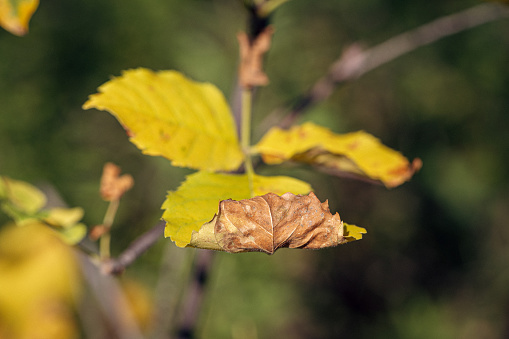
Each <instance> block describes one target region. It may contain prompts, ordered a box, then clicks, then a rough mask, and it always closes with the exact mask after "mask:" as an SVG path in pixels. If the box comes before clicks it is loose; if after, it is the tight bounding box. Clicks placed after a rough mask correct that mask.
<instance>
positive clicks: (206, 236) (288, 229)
mask: <svg viewBox="0 0 509 339" xmlns="http://www.w3.org/2000/svg"><path fill="white" fill-rule="evenodd" d="M354 227H355V226H354ZM357 229H358V231H357V233H358V234H357V233H356V235H355V238H352V237H350V238H348V239H347V238H345V237H344V236H343V234H344V227H343V221H341V219H340V218H339V214H338V213H336V214H334V215H332V214H331V213H330V211H329V204H328V202H327V201H325V202H324V203H321V202H320V200H318V198H317V197H316V196H315V195H314V194H313V193H312V192H311V193H309V195H294V194H292V193H285V194H283V195H282V196H278V195H277V194H274V193H268V194H265V195H262V196H257V197H254V198H251V199H245V200H240V201H235V200H223V201H221V203H220V204H219V213H218V215H217V216H216V217H215V218H214V219H213V220H212V221H211V222H210V223H207V224H205V225H204V226H203V227H202V228H201V229H200V231H199V232H194V234H193V239H192V240H191V244H190V245H191V246H194V247H200V248H207V249H215V250H223V251H226V252H230V253H238V252H265V253H267V254H273V253H274V252H275V251H276V250H277V249H278V248H282V247H289V248H307V249H319V248H324V247H331V246H336V245H339V244H343V243H345V242H348V241H352V240H356V239H360V237H362V235H361V233H365V230H364V229H363V228H360V227H359V228H357Z"/></svg>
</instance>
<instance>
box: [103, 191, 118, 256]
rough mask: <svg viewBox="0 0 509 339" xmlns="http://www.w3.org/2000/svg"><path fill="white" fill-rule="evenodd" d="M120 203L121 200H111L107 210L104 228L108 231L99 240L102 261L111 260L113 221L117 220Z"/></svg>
mask: <svg viewBox="0 0 509 339" xmlns="http://www.w3.org/2000/svg"><path fill="white" fill-rule="evenodd" d="M119 201H120V200H118V199H114V200H111V201H110V204H109V205H108V209H107V210H106V214H105V215H104V219H103V226H105V227H106V228H107V229H108V231H107V232H105V233H104V234H103V235H101V238H100V240H99V255H100V257H101V259H109V258H110V241H111V235H110V230H111V225H113V221H114V220H115V215H116V214H117V210H118V205H119Z"/></svg>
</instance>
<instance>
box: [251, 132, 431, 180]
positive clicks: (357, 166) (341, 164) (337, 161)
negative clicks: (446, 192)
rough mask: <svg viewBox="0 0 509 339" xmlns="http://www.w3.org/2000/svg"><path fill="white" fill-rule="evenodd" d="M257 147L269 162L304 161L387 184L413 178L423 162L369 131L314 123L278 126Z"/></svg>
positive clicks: (255, 147)
mask: <svg viewBox="0 0 509 339" xmlns="http://www.w3.org/2000/svg"><path fill="white" fill-rule="evenodd" d="M253 149H254V151H255V152H258V153H260V154H261V156H262V159H263V161H264V162H266V163H267V164H279V163H282V162H284V161H287V160H292V161H297V162H304V163H308V164H311V165H314V166H317V167H320V168H322V169H324V170H325V171H327V172H329V173H331V174H337V175H350V176H354V177H360V178H366V179H369V180H374V181H380V182H382V183H383V184H384V185H385V186H387V187H395V186H398V185H400V184H402V183H403V182H405V181H407V180H409V179H410V178H411V177H412V175H413V174H414V172H415V171H416V170H418V169H419V168H420V166H421V162H420V160H419V159H416V160H414V162H412V163H410V162H409V161H408V160H407V159H406V158H405V157H404V156H403V155H401V154H400V153H399V152H397V151H394V150H392V149H390V148H388V147H386V146H384V145H383V144H382V143H381V142H380V141H379V140H378V139H377V138H375V137H374V136H372V135H371V134H368V133H366V132H363V131H359V132H354V133H347V134H335V133H333V132H331V131H330V130H329V129H327V128H324V127H320V126H317V125H314V124H312V123H305V124H303V125H301V126H295V127H293V128H291V129H290V130H282V129H280V128H277V127H274V128H272V129H271V130H270V131H269V132H268V133H267V134H266V135H265V136H264V137H263V138H262V140H261V141H260V142H259V143H258V144H257V145H256V146H254V147H253Z"/></svg>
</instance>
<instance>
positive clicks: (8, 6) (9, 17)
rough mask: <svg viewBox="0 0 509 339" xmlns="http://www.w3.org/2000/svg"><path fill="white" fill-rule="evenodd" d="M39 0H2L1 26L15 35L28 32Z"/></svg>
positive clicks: (0, 9)
mask: <svg viewBox="0 0 509 339" xmlns="http://www.w3.org/2000/svg"><path fill="white" fill-rule="evenodd" d="M37 6H39V0H0V26H2V27H3V28H5V29H6V30H8V31H9V32H11V33H12V34H15V35H19V36H21V35H25V34H26V33H28V22H29V21H30V18H31V17H32V15H33V14H34V12H35V10H36V9H37Z"/></svg>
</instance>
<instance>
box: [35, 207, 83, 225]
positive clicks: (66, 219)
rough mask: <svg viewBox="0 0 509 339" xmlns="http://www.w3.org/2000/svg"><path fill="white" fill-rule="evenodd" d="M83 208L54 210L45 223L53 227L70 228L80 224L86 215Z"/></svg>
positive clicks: (51, 210) (50, 212) (45, 219)
mask: <svg viewBox="0 0 509 339" xmlns="http://www.w3.org/2000/svg"><path fill="white" fill-rule="evenodd" d="M84 213H85V212H84V211H83V208H81V207H74V208H52V209H50V210H49V212H48V215H47V216H46V217H45V218H44V221H45V222H46V223H48V224H50V225H51V226H55V227H63V228H69V227H72V226H74V225H76V224H77V223H78V221H80V220H81V218H83V215H84Z"/></svg>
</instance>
